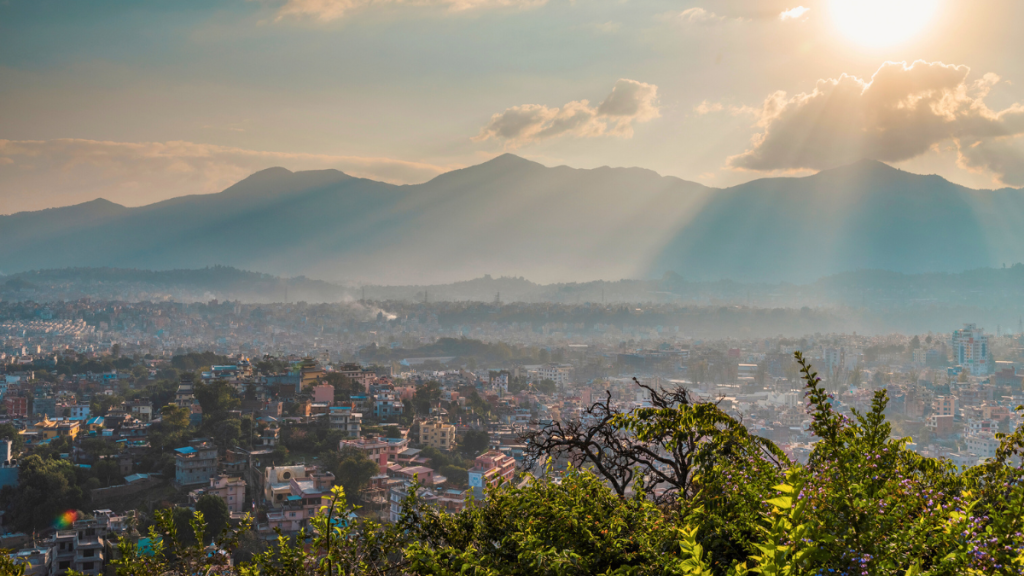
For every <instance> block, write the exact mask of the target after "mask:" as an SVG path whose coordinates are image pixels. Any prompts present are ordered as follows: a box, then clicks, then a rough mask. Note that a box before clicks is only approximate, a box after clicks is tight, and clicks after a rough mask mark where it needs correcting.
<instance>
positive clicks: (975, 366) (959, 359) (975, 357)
mask: <svg viewBox="0 0 1024 576" xmlns="http://www.w3.org/2000/svg"><path fill="white" fill-rule="evenodd" d="M951 344H952V348H953V363H954V364H957V365H959V366H963V367H964V369H965V370H967V371H968V372H969V373H970V375H971V376H987V375H989V374H991V373H992V369H993V367H994V362H993V361H992V357H991V355H990V354H989V347H988V336H986V335H985V331H984V330H982V329H981V328H978V327H977V326H975V325H974V324H964V328H963V330H954V331H953V337H952V339H951Z"/></svg>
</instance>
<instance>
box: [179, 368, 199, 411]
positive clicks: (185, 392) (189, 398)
mask: <svg viewBox="0 0 1024 576" xmlns="http://www.w3.org/2000/svg"><path fill="white" fill-rule="evenodd" d="M174 403H175V404H177V405H178V406H179V407H181V408H191V407H192V404H194V403H195V395H194V394H193V391H192V377H191V376H189V375H187V374H186V375H183V376H182V377H181V381H180V382H179V383H178V391H177V392H175V394H174Z"/></svg>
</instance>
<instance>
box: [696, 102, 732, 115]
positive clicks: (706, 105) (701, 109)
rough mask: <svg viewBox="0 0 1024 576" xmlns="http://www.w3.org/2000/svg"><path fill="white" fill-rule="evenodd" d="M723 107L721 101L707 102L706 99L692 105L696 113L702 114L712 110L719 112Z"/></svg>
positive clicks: (712, 111)
mask: <svg viewBox="0 0 1024 576" xmlns="http://www.w3.org/2000/svg"><path fill="white" fill-rule="evenodd" d="M724 109H725V106H724V105H722V103H721V102H708V101H707V100H705V101H703V102H701V103H700V104H698V105H696V106H694V108H693V111H694V112H696V113H697V114H699V115H701V116H704V115H705V114H712V113H714V112H721V111H722V110H724Z"/></svg>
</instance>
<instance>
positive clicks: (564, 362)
mask: <svg viewBox="0 0 1024 576" xmlns="http://www.w3.org/2000/svg"><path fill="white" fill-rule="evenodd" d="M652 307H653V308H654V310H655V311H654V312H651V311H650V310H646V311H645V309H644V305H636V306H625V305H621V304H616V305H599V304H587V305H585V306H582V307H580V306H575V305H574V306H568V307H567V306H563V305H549V304H523V303H508V304H503V303H501V302H497V301H496V302H493V303H489V304H484V303H475V304H474V303H453V302H434V303H429V302H420V303H410V302H407V301H403V302H387V301H386V302H372V301H360V302H352V303H349V304H322V305H313V304H305V303H297V304H281V303H278V304H258V305H257V304H243V303H241V302H238V301H234V302H232V301H226V302H218V301H216V300H213V301H210V302H207V303H191V304H182V303H176V302H173V301H164V302H158V303H151V302H123V301H100V300H92V299H83V300H78V301H69V302H64V301H61V302H46V303H36V302H31V301H13V302H11V301H8V302H2V303H0V338H2V348H0V360H2V364H3V367H4V373H3V380H0V394H2V405H0V406H2V407H0V410H2V412H3V415H2V417H0V418H2V420H0V422H2V432H3V435H4V437H5V440H4V442H3V446H4V451H5V452H4V454H3V456H4V458H3V460H4V465H3V467H2V468H0V482H2V486H3V488H2V491H0V504H2V505H3V507H4V508H3V510H4V513H3V517H2V520H3V530H2V532H3V535H2V537H0V546H2V547H5V548H10V549H14V550H17V552H16V554H15V555H16V557H17V558H21V559H24V560H26V561H27V562H28V563H29V564H30V565H31V566H33V568H32V569H31V571H30V572H28V573H29V574H59V573H63V572H62V571H64V570H68V569H71V570H76V571H78V572H81V573H85V574H101V573H105V572H104V568H105V567H106V566H108V565H109V561H110V560H112V558H114V557H115V556H116V554H117V545H116V543H117V542H118V541H119V540H120V539H123V538H130V539H134V540H135V541H141V542H143V543H145V541H146V533H147V529H148V526H149V525H151V524H152V522H153V513H154V511H155V510H158V509H163V508H169V509H170V510H172V511H173V512H174V514H177V516H175V518H185V519H183V520H180V521H181V522H182V526H185V524H187V516H182V514H185V513H186V512H188V511H192V510H200V511H202V512H203V514H204V516H205V517H206V519H207V521H208V522H210V523H211V526H214V527H224V526H228V525H229V524H231V523H236V524H237V523H238V522H239V521H241V519H242V518H243V516H244V515H245V514H246V513H248V514H251V515H252V517H253V518H254V521H255V527H254V531H253V533H252V535H251V538H250V540H249V541H247V542H246V543H245V545H244V546H242V547H241V548H240V549H239V550H238V551H236V553H237V554H243V555H245V554H249V555H251V554H256V553H258V552H259V551H260V550H263V549H265V548H266V546H267V545H268V542H270V541H273V540H274V539H276V538H277V537H278V535H279V534H285V535H292V536H294V535H297V534H299V532H300V530H303V529H306V528H308V527H309V522H310V520H311V519H312V518H314V517H315V515H316V514H317V512H318V510H319V507H320V503H321V500H322V499H324V498H327V497H329V495H330V491H331V488H332V487H333V486H335V485H340V486H343V487H344V488H345V491H346V494H348V495H350V498H352V499H353V501H355V502H358V503H360V504H361V505H362V507H361V508H360V509H359V511H358V514H359V515H361V516H366V517H372V518H376V519H379V520H381V521H384V522H393V521H397V519H398V518H399V517H400V516H401V513H402V510H401V502H402V501H403V498H404V497H405V496H406V493H407V491H408V490H409V488H410V486H412V485H413V482H414V481H415V482H416V483H417V484H416V486H417V490H418V494H417V495H418V496H419V497H420V498H421V499H422V501H423V502H426V503H428V504H429V505H431V506H435V507H437V508H439V509H443V510H445V511H448V512H459V511H462V510H463V509H464V508H465V507H466V506H467V505H471V504H469V502H472V501H474V499H475V500H480V499H482V498H483V497H484V490H485V487H487V486H491V485H493V484H495V483H496V482H498V481H499V479H500V480H501V481H504V482H518V483H521V482H524V481H525V480H526V478H527V477H529V476H531V475H535V474H543V473H544V471H543V470H542V468H538V465H537V464H536V463H534V462H532V461H530V460H529V454H528V452H529V449H528V446H527V443H528V442H529V437H530V434H531V433H534V434H535V433H537V432H538V431H541V430H544V429H546V428H548V427H551V426H552V425H558V424H562V423H567V422H574V421H581V420H583V421H585V420H586V418H588V416H587V414H588V413H587V410H588V409H590V408H591V407H592V406H593V405H594V403H595V402H598V401H601V400H602V399H604V398H605V397H606V396H607V399H608V400H607V401H608V407H609V408H610V409H613V410H618V411H622V412H631V411H633V410H635V409H638V408H643V407H645V406H650V405H651V404H650V402H651V397H650V390H651V389H653V390H673V389H677V388H679V387H683V388H685V389H687V390H688V391H689V392H690V393H691V394H693V396H694V397H695V398H698V399H701V400H704V401H709V402H714V403H717V405H718V406H719V407H720V408H721V409H723V410H724V412H725V413H727V414H729V415H730V416H732V417H733V418H735V419H736V420H737V421H740V422H743V424H744V425H745V426H746V428H747V429H748V430H749V431H750V432H751V433H753V434H755V435H757V436H760V437H763V438H766V439H769V440H771V441H773V442H774V443H775V444H777V445H778V446H779V447H780V448H781V449H782V450H783V451H784V452H785V454H786V456H787V457H788V458H790V459H791V460H792V461H793V462H806V461H807V458H808V455H809V454H810V453H811V451H812V450H813V446H814V443H815V442H816V441H817V438H816V437H815V436H814V434H813V433H812V432H811V430H810V415H809V408H808V400H807V397H806V395H805V393H804V390H803V388H804V383H803V382H802V380H801V378H800V373H799V366H798V364H797V363H796V362H795V360H794V355H793V354H794V352H797V351H801V352H802V353H803V354H804V355H805V357H806V358H807V359H809V360H810V362H811V363H812V364H813V365H814V367H815V368H816V369H817V370H818V371H819V372H820V373H821V374H822V378H823V385H824V386H825V388H826V389H827V390H828V391H829V392H830V394H831V397H832V398H833V402H834V407H835V409H836V410H837V411H838V412H839V413H841V414H845V415H847V416H850V417H852V415H853V414H854V412H855V411H859V412H861V413H863V412H865V411H867V410H870V408H871V403H872V399H873V397H874V394H875V391H876V390H881V389H884V390H886V391H887V393H888V397H889V398H890V403H889V405H888V407H887V409H886V412H885V414H886V416H887V417H888V419H889V421H890V422H891V423H892V427H893V435H894V437H897V438H898V437H910V438H912V442H911V443H910V444H909V445H908V446H909V447H910V449H911V450H913V451H915V452H917V453H918V454H921V455H922V456H926V457H931V458H939V459H945V460H948V461H950V462H952V463H953V464H954V465H956V466H959V467H965V468H966V467H970V466H973V465H976V464H978V463H979V462H984V461H985V460H987V459H990V458H993V457H994V456H995V452H996V450H997V448H998V446H999V440H998V439H997V437H996V434H998V433H1006V432H1009V431H1011V430H1013V429H1015V428H1016V427H1017V426H1018V425H1019V424H1020V423H1021V415H1020V414H1019V413H1018V412H1017V411H1016V410H1015V407H1016V406H1018V405H1020V404H1022V403H1024V388H1022V379H1024V370H1022V369H1021V365H1022V363H1024V337H1022V334H1021V333H1019V332H1010V333H1005V334H1004V333H1002V331H1001V330H1000V333H996V334H992V333H987V332H986V331H985V330H984V329H983V328H981V327H978V326H975V325H973V324H967V325H964V326H960V327H952V328H951V330H950V331H949V332H947V333H929V334H915V335H903V334H885V335H875V336H864V335H858V334H856V333H853V334H821V333H814V334H806V335H804V336H800V337H788V338H787V337H781V336H778V337H773V338H750V337H747V338H742V337H735V338H717V339H708V338H698V337H694V336H693V335H692V330H691V326H688V325H687V324H686V320H685V319H684V320H683V322H684V323H683V325H680V326H676V325H661V324H658V323H657V322H659V321H666V320H671V319H672V314H671V313H668V312H669V310H667V309H664V308H662V309H658V308H657V307H656V306H653V305H652ZM645 316H646V317H645ZM780 318H781V317H780ZM564 320H569V321H564ZM691 322H692V319H691ZM634 378H635V379H636V380H634ZM641 385H642V386H641ZM566 463H567V462H560V463H559V466H561V467H564V466H565V465H566ZM550 472H551V471H550V470H548V473H550ZM41 486H47V487H49V488H48V489H47V490H41V489H40V487H41ZM179 511H180V514H179ZM83 529H88V530H95V532H94V534H96V538H94V539H89V540H87V541H82V540H81V539H76V538H74V536H73V535H74V531H75V530H83ZM215 529H216V528H215Z"/></svg>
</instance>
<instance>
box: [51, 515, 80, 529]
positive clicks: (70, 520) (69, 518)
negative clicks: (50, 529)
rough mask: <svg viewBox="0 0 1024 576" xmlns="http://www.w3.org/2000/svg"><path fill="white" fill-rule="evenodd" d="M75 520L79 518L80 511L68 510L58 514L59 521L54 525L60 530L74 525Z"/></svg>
mask: <svg viewBox="0 0 1024 576" xmlns="http://www.w3.org/2000/svg"><path fill="white" fill-rule="evenodd" d="M75 520H78V512H75V511H74V510H68V511H67V512H62V513H61V514H60V515H59V516H57V521H56V522H54V524H53V525H54V527H55V528H56V529H58V530H66V529H68V528H71V526H72V525H74V523H75Z"/></svg>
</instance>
